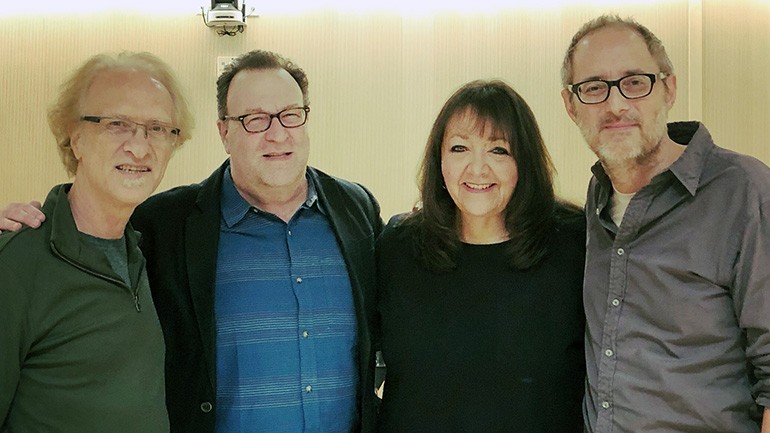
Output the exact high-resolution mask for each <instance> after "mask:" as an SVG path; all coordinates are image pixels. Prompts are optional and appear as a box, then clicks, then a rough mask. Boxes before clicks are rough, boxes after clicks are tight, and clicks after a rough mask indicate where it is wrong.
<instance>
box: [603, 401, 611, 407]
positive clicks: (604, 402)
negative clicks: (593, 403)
mask: <svg viewBox="0 0 770 433" xmlns="http://www.w3.org/2000/svg"><path fill="white" fill-rule="evenodd" d="M602 408H604V409H609V408H610V402H608V401H603V402H602Z"/></svg>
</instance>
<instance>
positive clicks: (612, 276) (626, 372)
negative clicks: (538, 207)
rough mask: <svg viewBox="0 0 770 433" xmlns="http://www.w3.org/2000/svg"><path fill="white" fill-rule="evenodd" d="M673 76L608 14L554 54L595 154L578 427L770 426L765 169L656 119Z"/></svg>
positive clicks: (654, 47)
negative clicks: (558, 56)
mask: <svg viewBox="0 0 770 433" xmlns="http://www.w3.org/2000/svg"><path fill="white" fill-rule="evenodd" d="M676 78H677V77H676V75H675V74H674V70H673V66H672V65H671V61H670V60H669V58H668V55H667V54H666V51H665V48H664V47H663V45H662V43H661V42H660V40H659V39H658V38H657V37H656V36H655V35H654V34H652V33H651V32H650V31H649V30H648V29H647V28H646V27H644V26H642V25H640V24H638V23H636V22H635V21H633V20H630V19H628V20H626V19H621V18H619V17H617V16H602V17H599V18H597V19H595V20H593V21H590V22H588V23H586V24H585V25H584V26H583V27H582V28H581V29H580V30H579V31H578V33H577V34H576V35H575V36H574V37H573V39H572V43H571V45H570V47H569V49H568V50H567V53H566V56H565V59H564V65H563V69H562V81H563V84H564V87H565V88H564V90H562V97H563V99H564V105H565V107H566V109H567V113H568V114H569V116H570V117H571V118H572V120H573V121H574V122H575V123H576V124H577V125H578V126H579V127H580V129H581V131H582V133H583V136H584V137H585V139H586V141H587V142H588V145H589V147H590V148H591V150H593V151H594V153H595V154H596V155H597V157H598V158H599V162H598V163H596V164H595V165H594V167H593V169H592V170H593V173H594V176H593V178H592V180H591V184H590V186H589V190H588V197H587V202H586V215H587V231H588V239H587V252H586V260H587V266H586V272H585V279H584V295H583V296H584V304H585V310H586V319H587V324H586V364H587V368H588V372H587V377H588V380H587V385H586V398H585V401H584V416H585V428H586V431H587V432H592V433H593V432H595V433H609V432H633V433H651V432H697V433H708V432H713V433H717V432H719V433H724V432H731V433H744V432H745V433H749V432H758V431H760V426H762V432H770V416H768V411H767V410H766V409H765V407H766V406H768V405H770V332H768V331H770V266H768V263H770V219H768V215H770V169H768V167H767V166H766V165H764V164H763V163H761V162H760V161H757V160H756V159H754V158H751V157H748V156H745V155H740V154H737V153H735V152H732V151H729V150H726V149H723V148H720V147H718V146H716V145H714V143H713V141H712V139H711V136H710V135H709V132H708V131H707V130H706V127H705V126H703V124H701V123H699V122H676V123H671V124H668V125H667V124H666V120H667V117H668V111H669V110H670V109H671V107H672V106H673V104H674V101H675V100H676V85H677V82H676ZM763 414H764V417H763ZM763 418H764V424H763Z"/></svg>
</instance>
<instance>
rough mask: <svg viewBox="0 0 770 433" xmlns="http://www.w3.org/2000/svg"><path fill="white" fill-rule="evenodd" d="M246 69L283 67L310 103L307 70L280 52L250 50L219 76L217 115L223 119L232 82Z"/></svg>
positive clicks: (305, 100)
mask: <svg viewBox="0 0 770 433" xmlns="http://www.w3.org/2000/svg"><path fill="white" fill-rule="evenodd" d="M245 69H257V70H263V69H283V70H285V71H286V72H288V73H289V75H291V76H292V78H294V81H296V82H297V85H299V88H300V90H302V100H303V103H304V104H305V105H309V104H310V99H309V97H308V93H307V88H308V80H307V75H306V74H305V71H304V70H302V68H300V67H299V66H297V65H296V64H294V63H293V62H292V61H291V60H289V59H287V58H285V57H283V56H281V55H280V54H278V53H274V52H272V51H264V50H254V51H249V52H248V53H246V54H243V55H241V56H239V57H238V58H236V59H235V60H233V62H232V63H230V64H229V65H227V67H225V71H224V72H222V75H220V76H219V78H217V116H219V118H220V119H223V118H224V117H225V116H227V92H228V91H229V90H230V83H231V82H232V81H233V77H235V75H236V74H237V73H238V72H241V71H243V70H245Z"/></svg>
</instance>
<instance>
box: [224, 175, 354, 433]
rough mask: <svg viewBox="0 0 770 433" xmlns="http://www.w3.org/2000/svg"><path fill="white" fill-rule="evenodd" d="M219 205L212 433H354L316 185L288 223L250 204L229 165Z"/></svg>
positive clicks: (327, 236)
mask: <svg viewBox="0 0 770 433" xmlns="http://www.w3.org/2000/svg"><path fill="white" fill-rule="evenodd" d="M221 204H222V221H221V226H220V241H219V251H218V257H217V276H216V294H215V315H216V338H217V345H216V357H217V369H216V370H217V413H216V432H217V433H235V432H249V433H252V432H270V433H282V432H286V433H289V432H291V433H299V432H304V433H310V432H314V433H315V432H318V433H337V432H345V433H347V432H350V431H352V430H353V428H354V426H355V425H357V423H358V413H357V392H358V379H359V378H358V370H357V365H358V364H357V356H358V355H357V349H356V344H357V326H356V315H355V308H354V303H353V295H352V288H351V285H350V279H349V276H348V272H347V267H346V265H345V261H344V258H343V257H342V252H341V251H340V248H339V244H338V243H337V239H336V236H335V234H334V231H333V229H332V227H331V224H330V223H329V220H328V219H327V218H326V216H325V215H324V213H323V212H322V211H321V209H320V207H319V204H318V195H317V193H316V188H315V186H314V185H313V183H312V181H311V180H310V179H309V178H308V199H307V201H306V202H305V203H304V204H303V205H302V206H301V207H300V209H299V210H298V211H297V213H296V214H295V215H294V216H293V217H292V218H291V220H290V221H289V223H288V224H287V223H285V222H284V221H282V220H281V219H280V218H278V217H276V216H275V215H272V214H270V213H267V212H263V211H260V210H258V209H255V208H253V207H252V206H250V205H249V203H248V202H246V200H244V199H243V197H241V195H240V194H239V193H238V191H237V189H236V188H235V185H234V184H233V180H232V177H231V175H230V169H229V168H228V169H227V170H226V172H225V173H224V179H223V186H222V203H221Z"/></svg>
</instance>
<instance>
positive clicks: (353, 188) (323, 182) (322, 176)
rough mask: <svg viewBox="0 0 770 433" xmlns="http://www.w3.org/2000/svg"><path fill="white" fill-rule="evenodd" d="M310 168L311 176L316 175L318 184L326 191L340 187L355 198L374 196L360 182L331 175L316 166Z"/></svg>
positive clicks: (368, 198) (367, 198)
mask: <svg viewBox="0 0 770 433" xmlns="http://www.w3.org/2000/svg"><path fill="white" fill-rule="evenodd" d="M308 170H309V171H310V173H311V176H314V177H315V178H316V179H317V181H318V186H319V187H321V188H322V189H324V191H326V190H328V189H330V188H338V189H339V190H340V191H341V192H343V193H345V194H348V195H350V196H351V197H353V198H361V199H366V200H370V199H371V198H373V196H372V193H371V192H370V191H369V190H368V189H367V188H366V187H365V186H363V185H361V184H360V183H357V182H353V181H350V180H347V179H343V178H341V177H337V176H333V175H330V174H328V173H325V172H323V171H321V170H319V169H317V168H315V167H308Z"/></svg>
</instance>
